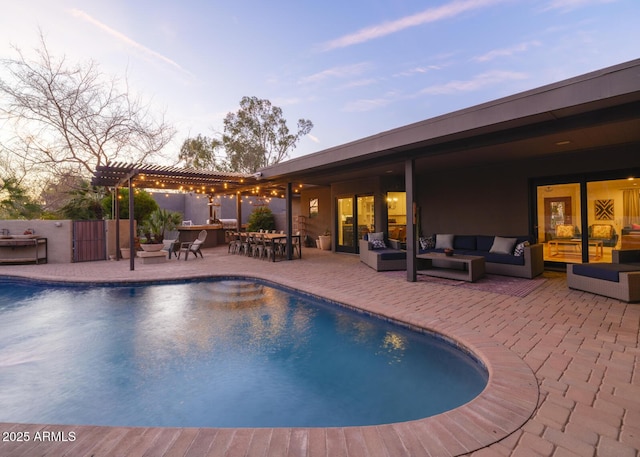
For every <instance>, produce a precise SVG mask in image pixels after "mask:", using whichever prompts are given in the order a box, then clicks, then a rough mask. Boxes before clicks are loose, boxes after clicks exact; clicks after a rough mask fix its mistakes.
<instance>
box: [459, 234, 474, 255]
mask: <svg viewBox="0 0 640 457" xmlns="http://www.w3.org/2000/svg"><path fill="white" fill-rule="evenodd" d="M453 249H460V250H463V251H475V250H476V236H475V235H456V236H454V237H453Z"/></svg>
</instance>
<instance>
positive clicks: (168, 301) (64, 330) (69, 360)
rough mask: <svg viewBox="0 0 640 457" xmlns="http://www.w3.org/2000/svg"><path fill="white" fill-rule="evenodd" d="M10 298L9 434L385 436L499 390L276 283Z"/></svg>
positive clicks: (35, 290) (4, 401)
mask: <svg viewBox="0 0 640 457" xmlns="http://www.w3.org/2000/svg"><path fill="white" fill-rule="evenodd" d="M0 287H1V292H0V367H1V368H2V369H1V370H0V422H2V421H4V422H20V423H24V422H38V423H58V424H95V425H141V426H180V427H191V426H193V427H267V426H268V427H285V426H313V427H318V426H346V425H369V424H382V423H391V422H399V421H407V420H411V419H417V418H422V417H427V416H431V415H434V414H438V413H440V412H443V411H446V410H449V409H452V408H455V407H457V406H459V405H461V404H464V403H466V402H468V401H470V400H471V399H473V398H474V397H475V396H476V395H478V394H479V393H480V392H481V391H482V389H483V388H484V386H485V385H486V382H487V374H486V370H484V369H483V367H482V366H481V365H480V364H479V363H478V362H477V361H476V360H475V359H474V358H473V357H471V356H470V355H469V354H466V353H464V352H462V351H460V350H459V349H457V348H455V347H454V346H452V345H451V344H449V343H447V342H445V341H443V340H442V339H439V338H433V337H430V336H428V335H424V334H420V333H417V332H413V331H410V330H408V329H405V328H403V327H400V326H397V325H393V324H391V323H388V322H384V321H382V320H379V319H375V318H371V317H367V316H364V315H360V314H357V313H355V312H352V311H350V310H347V309H342V308H340V307H336V306H333V305H331V304H329V303H326V302H323V301H321V300H312V298H311V297H308V296H303V295H300V294H296V293H289V292H288V291H284V290H282V289H279V288H275V287H271V286H270V285H267V284H265V283H256V282H247V281H237V280H226V281H198V282H180V283H173V284H157V285H151V286H142V285H141V286H119V287H51V286H38V285H26V284H25V283H19V284H15V285H14V286H12V284H11V283H10V282H3V283H0Z"/></svg>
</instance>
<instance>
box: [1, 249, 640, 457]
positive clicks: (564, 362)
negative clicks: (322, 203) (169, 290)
mask: <svg viewBox="0 0 640 457" xmlns="http://www.w3.org/2000/svg"><path fill="white" fill-rule="evenodd" d="M203 252H204V259H189V260H188V261H187V262H184V261H180V262H178V261H174V260H172V261H168V262H166V263H163V264H157V265H142V264H141V263H138V264H136V270H135V271H134V272H131V271H129V263H128V261H121V262H110V261H104V262H90V263H81V264H46V265H18V266H0V276H2V275H12V276H23V277H32V278H38V279H47V280H67V281H68V280H71V281H95V282H98V281H129V280H158V279H176V278H181V277H197V276H210V275H216V274H221V275H233V274H238V275H248V276H254V277H259V278H262V279H266V280H270V281H274V282H278V283H280V284H283V285H285V286H288V287H293V288H296V289H300V290H303V291H306V292H309V293H313V294H317V295H320V296H323V297H326V298H329V299H331V300H334V301H337V302H341V303H345V304H348V305H350V306H354V307H358V308H362V309H365V310H368V311H371V312H374V313H377V314H381V315H384V316H388V317H390V318H393V319H397V320H400V321H403V322H407V323H409V324H412V325H416V326H420V327H426V328H432V329H435V330H437V331H440V332H443V333H445V334H451V335H455V336H456V338H457V339H458V340H460V341H462V342H463V343H464V344H465V345H467V346H469V347H470V348H471V349H472V350H474V351H477V352H478V353H479V355H480V356H481V358H482V360H484V361H485V362H486V363H487V365H488V368H489V371H490V386H488V388H487V389H486V390H485V392H483V394H481V396H480V397H479V398H478V399H476V400H474V401H472V402H471V403H469V404H467V405H465V406H463V407H461V408H457V409H456V410H453V411H451V412H448V413H444V414H441V415H438V416H434V417H433V418H429V419H425V420H420V421H412V422H406V423H400V424H391V425H388V426H374V427H347V428H329V429H323V428H313V429H179V428H126V427H94V426H55V425H51V424H49V425H38V424H32V425H25V424H0V432H1V433H2V438H5V437H13V436H14V435H10V434H9V432H29V433H30V436H31V437H32V438H33V437H34V436H36V433H37V432H40V435H39V436H41V437H42V436H43V435H44V434H43V433H42V432H50V431H51V432H65V433H66V435H64V437H65V438H67V441H57V442H51V441H46V440H45V441H35V440H34V439H31V441H29V442H26V443H25V442H22V443H18V442H7V441H4V440H3V441H0V455H2V456H32V455H43V456H59V455H68V456H84V455H94V456H110V455H127V456H134V455H140V456H142V455H148V456H205V455H210V456H222V455H228V456H287V455H289V456H310V457H312V456H319V455H322V456H325V455H326V456H331V457H333V456H341V455H344V456H388V457H396V456H404V455H407V456H420V455H435V456H441V455H473V456H478V457H480V456H507V455H514V456H537V455H541V456H558V457H560V456H616V457H621V456H622V457H624V456H630V457H639V456H640V451H639V448H640V375H639V374H638V368H639V364H640V350H639V346H638V338H639V329H640V304H626V303H623V302H620V301H618V300H614V299H610V298H606V297H599V296H595V295H592V294H589V293H586V292H579V291H572V290H569V289H568V288H567V286H566V281H565V275H564V274H562V273H555V272H545V274H544V275H545V277H546V278H547V281H546V282H545V283H544V284H543V285H542V286H540V287H539V288H537V289H536V290H534V291H533V292H532V293H530V294H529V295H527V296H526V297H523V298H518V297H514V296H510V295H500V294H496V293H492V292H482V291H477V290H469V289H465V288H462V287H451V286H447V285H439V284H438V285H434V284H425V283H407V282H405V281H403V280H401V279H398V278H397V277H391V276H388V275H384V274H381V273H376V272H375V271H373V270H372V269H370V268H368V267H367V266H365V265H364V264H362V263H360V262H359V259H358V257H357V256H353V255H341V254H332V253H330V252H327V251H319V250H316V249H305V250H304V254H303V259H301V260H294V261H291V262H276V263H271V262H264V261H259V260H255V259H250V258H246V257H241V256H234V255H230V254H227V250H226V247H218V248H213V249H205V250H203ZM531 380H533V382H531ZM530 384H536V385H530ZM532 398H533V399H534V400H533V403H532V400H531V399H532ZM70 432H73V434H74V435H73V436H74V439H73V440H70V439H69V438H70V435H69V433H70ZM61 437H62V435H57V438H61Z"/></svg>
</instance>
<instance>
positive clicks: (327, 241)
mask: <svg viewBox="0 0 640 457" xmlns="http://www.w3.org/2000/svg"><path fill="white" fill-rule="evenodd" d="M318 241H319V242H320V249H322V250H323V251H329V250H330V249H331V235H320V236H318Z"/></svg>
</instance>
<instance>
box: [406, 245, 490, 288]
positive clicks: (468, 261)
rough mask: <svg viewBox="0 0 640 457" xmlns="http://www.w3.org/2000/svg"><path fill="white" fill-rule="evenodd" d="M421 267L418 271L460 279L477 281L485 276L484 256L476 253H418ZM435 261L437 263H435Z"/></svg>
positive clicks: (419, 272) (423, 273) (440, 276)
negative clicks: (450, 254)
mask: <svg viewBox="0 0 640 457" xmlns="http://www.w3.org/2000/svg"><path fill="white" fill-rule="evenodd" d="M416 258H417V259H420V261H419V262H418V265H419V268H418V271H417V273H418V274H422V275H428V276H437V277H439V278H447V279H458V280H462V281H468V282H475V281H477V280H478V279H480V278H481V277H482V276H484V272H485V267H484V257H482V256H476V255H459V254H454V255H452V256H447V255H445V254H442V253H440V252H429V253H427V254H418V255H417V256H416ZM434 261H436V262H435V264H434Z"/></svg>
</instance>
